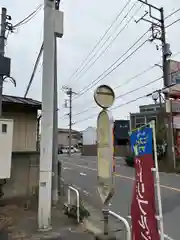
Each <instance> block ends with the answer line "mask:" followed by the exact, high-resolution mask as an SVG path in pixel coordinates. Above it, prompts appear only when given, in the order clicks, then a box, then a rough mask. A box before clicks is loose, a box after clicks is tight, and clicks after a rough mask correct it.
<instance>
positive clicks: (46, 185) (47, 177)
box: [38, 0, 55, 230]
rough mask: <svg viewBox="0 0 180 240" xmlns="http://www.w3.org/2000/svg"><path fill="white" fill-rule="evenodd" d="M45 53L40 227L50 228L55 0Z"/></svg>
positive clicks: (48, 13)
mask: <svg viewBox="0 0 180 240" xmlns="http://www.w3.org/2000/svg"><path fill="white" fill-rule="evenodd" d="M44 6H45V7H44V54H43V80H42V118H41V144H40V176H39V209H38V225H39V226H38V227H39V229H40V230H49V229H50V228H51V186H52V158H53V127H54V113H53V112H54V85H55V84H54V79H55V78H54V19H53V8H54V1H49V0H44Z"/></svg>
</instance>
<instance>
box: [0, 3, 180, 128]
mask: <svg viewBox="0 0 180 240" xmlns="http://www.w3.org/2000/svg"><path fill="white" fill-rule="evenodd" d="M126 2H127V0H121V1H119V0H113V1H108V0H98V1H97V0H91V1H84V0H62V1H61V10H62V11H64V17H65V20H64V36H63V38H62V39H59V40H58V85H59V86H58V90H59V100H58V104H59V109H60V112H59V119H60V118H61V117H62V116H64V114H66V113H67V111H68V110H67V109H65V108H64V107H63V103H64V99H65V98H66V96H65V94H64V93H63V92H62V90H61V87H62V85H69V86H71V87H72V88H73V90H74V91H75V92H77V93H78V92H80V91H81V90H82V89H83V88H85V87H86V86H87V85H88V84H90V83H91V82H92V81H94V80H95V79H96V78H97V77H98V76H99V75H100V74H101V73H102V72H103V71H104V70H106V69H107V68H108V67H109V65H111V64H112V63H113V62H114V61H115V60H116V59H117V58H118V57H120V56H121V55H122V54H123V53H124V52H125V51H126V50H127V49H128V48H129V47H130V46H131V45H132V44H133V43H134V42H135V41H136V40H137V39H138V38H139V37H140V36H141V35H142V34H143V33H144V32H145V31H146V30H147V29H148V28H149V27H150V25H149V24H148V23H146V22H143V21H141V22H139V23H138V24H136V23H135V21H134V20H135V19H138V18H139V17H141V16H142V15H143V14H144V11H145V10H146V8H145V7H143V8H141V9H140V11H139V12H138V13H137V14H136V16H135V17H134V20H133V21H131V22H130V24H129V25H128V27H127V28H125V30H124V31H123V32H122V33H121V34H119V36H118V37H117V39H116V40H115V41H114V42H113V44H112V46H111V47H110V48H109V49H108V51H106V52H105V53H104V54H102V56H101V57H100V58H99V59H98V60H97V61H96V63H95V64H94V65H93V66H92V67H91V68H89V70H88V71H87V72H86V73H84V74H83V72H82V73H81V75H79V76H80V77H74V78H72V79H71V81H67V80H68V78H69V77H70V76H71V75H72V74H73V72H74V71H75V70H76V69H77V68H78V67H79V65H80V64H81V62H82V61H83V59H84V58H85V57H86V55H87V54H88V53H89V52H90V51H91V50H92V48H93V47H94V45H95V44H96V42H97V41H98V40H99V39H100V37H101V36H102V35H103V34H104V32H105V31H106V29H107V28H108V26H109V25H110V24H111V23H112V21H113V20H114V18H115V17H116V15H117V14H118V12H120V11H121V9H122V8H123V7H124V5H125V4H126ZM134 2H137V1H135V0H132V2H131V3H130V4H129V5H128V7H127V9H126V10H125V11H124V13H123V14H122V15H121V17H120V18H119V20H118V21H117V22H116V24H114V27H113V28H112V30H111V31H110V32H109V34H108V35H107V37H106V38H105V40H106V39H107V38H108V36H111V38H110V39H109V41H107V43H106V44H105V45H104V47H103V48H102V49H101V51H100V52H99V54H100V53H101V52H102V51H103V49H104V48H105V47H106V46H107V45H108V44H109V42H110V41H111V40H112V38H113V37H114V36H116V34H117V33H118V31H119V30H120V29H122V28H123V27H124V25H125V24H126V23H127V21H128V20H129V18H130V17H131V16H133V15H134V13H135V12H136V10H137V9H138V8H139V6H140V3H137V5H136V6H135V7H134V8H133V10H132V12H131V13H130V15H128V16H127V17H126V19H125V20H124V22H123V23H122V24H121V25H120V26H119V27H117V25H118V24H119V23H120V22H121V21H122V19H123V18H124V16H126V15H127V13H128V12H129V10H130V8H131V7H132V5H133V3H134ZM157 2H158V3H157ZM41 3H43V0H31V1H22V0H13V1H12V0H1V6H2V7H6V8H7V9H8V14H9V15H11V16H12V23H13V24H15V23H17V22H18V21H20V20H22V19H23V18H24V17H26V16H27V15H28V14H29V13H31V12H32V11H33V10H34V9H35V8H36V7H37V6H38V5H39V4H41ZM149 3H152V4H156V5H157V6H158V7H161V6H163V7H164V11H165V16H167V15H168V14H170V13H171V12H172V11H174V10H176V9H178V8H179V7H180V1H179V0H168V1H164V0H159V1H156V0H149ZM155 14H156V13H155ZM179 18H180V11H179V12H177V13H176V14H174V15H173V16H172V17H171V18H169V19H167V21H166V25H168V24H169V23H171V22H173V21H174V20H176V19H179ZM179 29H180V22H178V23H176V24H174V25H173V26H172V27H170V28H168V29H167V41H168V42H169V43H170V44H171V51H172V53H173V54H176V53H177V52H179V51H180V45H179V42H180V31H179ZM147 38H148V35H147V36H145V37H144V38H143V39H142V41H141V42H140V43H142V42H143V41H144V40H145V39H147ZM42 40H43V9H42V10H41V11H40V12H39V13H38V14H37V15H36V17H35V18H33V19H32V20H31V21H30V22H29V23H27V24H24V25H23V26H21V27H19V28H18V29H17V30H16V31H15V33H13V34H10V35H9V37H8V41H7V46H6V55H7V56H9V57H11V58H12V76H13V77H14V78H15V79H16V81H17V87H16V88H14V87H13V85H12V84H10V83H5V85H4V93H6V94H11V95H19V96H23V94H24V92H25V89H26V86H27V84H28V81H29V79H30V76H31V73H32V70H33V65H34V62H35V60H36V57H37V54H38V51H39V49H40V45H41V43H42ZM105 40H104V41H105ZM140 43H139V44H140ZM156 43H158V44H160V43H159V42H156ZM102 44H103V42H102V43H101V45H100V47H101V46H102ZM137 46H138V45H137ZM137 46H136V47H137ZM100 47H99V49H100ZM136 47H134V48H133V49H132V51H133V50H134V49H135V48H136ZM97 49H98V48H97ZM94 53H95V52H94ZM129 53H130V52H129ZM127 55H128V54H127ZM127 55H125V56H124V58H125V57H126V56H127ZM97 56H98V55H96V57H95V58H93V60H92V61H91V62H93V61H94V59H96V58H97ZM174 59H175V60H180V54H179V55H176V57H174ZM160 60H161V46H160V49H159V51H158V50H157V49H156V44H155V43H149V42H147V43H146V44H145V45H144V46H143V47H142V48H140V50H139V51H137V52H136V53H135V54H134V55H133V56H132V57H131V58H130V59H128V60H127V61H125V62H124V63H123V64H121V66H120V67H119V68H117V69H116V70H115V71H114V72H113V73H112V74H110V75H109V76H108V77H106V78H104V79H103V80H102V81H101V82H99V83H98V84H97V85H96V86H94V87H93V88H92V89H90V90H89V91H87V92H86V93H85V94H83V95H81V96H78V97H77V98H76V99H74V100H73V121H74V122H77V124H75V125H74V129H85V128H86V127H88V126H95V125H96V118H95V117H94V118H90V119H89V120H87V118H88V117H91V116H92V115H94V114H97V113H98V111H99V109H98V108H92V107H93V106H95V103H94V101H93V92H94V89H95V88H96V87H97V86H98V85H99V84H100V83H105V84H108V85H110V86H112V87H113V88H115V87H117V86H118V85H120V84H123V83H125V82H126V81H127V80H128V79H129V78H131V77H132V76H134V75H136V74H138V73H140V72H142V71H143V70H146V69H147V68H148V67H150V66H152V65H153V64H155V63H158V62H159V61H160ZM41 62H42V61H41ZM87 68H88V66H87ZM85 70H86V68H85V69H84V71H85ZM82 74H83V75H82ZM161 75H162V71H161V69H160V68H158V67H156V68H154V69H152V70H150V71H149V72H147V73H146V74H144V75H142V76H140V77H138V78H136V79H134V80H132V81H130V82H129V83H128V84H125V85H124V86H122V87H120V88H117V89H116V90H115V93H116V96H119V95H121V94H124V93H126V92H128V91H131V90H133V89H135V88H137V87H139V86H142V85H144V84H146V83H148V82H150V81H152V80H153V79H156V78H157V77H160V76H161ZM41 84H42V64H40V65H39V67H38V71H37V73H36V76H35V78H34V81H33V84H32V86H31V89H30V91H29V94H28V97H30V98H34V99H38V100H40V99H41ZM161 87H162V80H161V81H158V82H155V83H154V84H151V85H149V86H148V87H145V88H142V89H141V90H138V91H135V92H133V93H131V94H128V95H126V96H124V97H122V98H118V99H117V100H116V102H115V103H114V106H116V105H120V104H124V103H126V102H129V101H131V100H133V99H135V98H137V97H139V96H142V95H145V94H146V93H150V92H152V91H154V90H156V89H159V88H161ZM150 102H152V100H151V98H144V99H141V100H138V101H136V102H132V103H131V104H127V105H123V106H122V107H119V108H117V109H116V110H113V112H112V113H113V117H114V118H115V119H127V117H128V116H129V112H136V111H138V106H139V105H141V104H148V103H150ZM86 109H88V111H86V112H84V113H82V114H79V115H76V114H77V113H79V112H81V111H83V110H86ZM83 119H85V121H83ZM59 127H68V118H67V117H65V118H63V119H60V120H59Z"/></svg>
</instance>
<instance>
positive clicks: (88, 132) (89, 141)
mask: <svg viewBox="0 0 180 240" xmlns="http://www.w3.org/2000/svg"><path fill="white" fill-rule="evenodd" d="M82 138H83V140H82V142H83V145H94V144H96V141H97V131H96V128H94V127H88V128H86V129H85V130H84V131H82Z"/></svg>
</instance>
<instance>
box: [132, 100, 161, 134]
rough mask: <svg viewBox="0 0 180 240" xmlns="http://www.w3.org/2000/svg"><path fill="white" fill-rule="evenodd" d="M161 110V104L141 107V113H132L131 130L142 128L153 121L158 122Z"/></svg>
mask: <svg viewBox="0 0 180 240" xmlns="http://www.w3.org/2000/svg"><path fill="white" fill-rule="evenodd" d="M162 107H164V106H162ZM160 108H161V106H160V104H159V103H158V104H149V105H142V106H139V112H137V113H130V129H134V128H138V127H141V126H143V125H145V124H147V123H148V122H150V121H152V120H155V121H157V117H158V114H159V111H160Z"/></svg>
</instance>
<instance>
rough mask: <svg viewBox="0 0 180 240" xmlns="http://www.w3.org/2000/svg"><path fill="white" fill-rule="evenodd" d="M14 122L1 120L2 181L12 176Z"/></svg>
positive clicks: (0, 156)
mask: <svg viewBox="0 0 180 240" xmlns="http://www.w3.org/2000/svg"><path fill="white" fill-rule="evenodd" d="M12 144H13V120H11V119H2V118H0V179H7V178H10V176H11V158H12Z"/></svg>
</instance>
